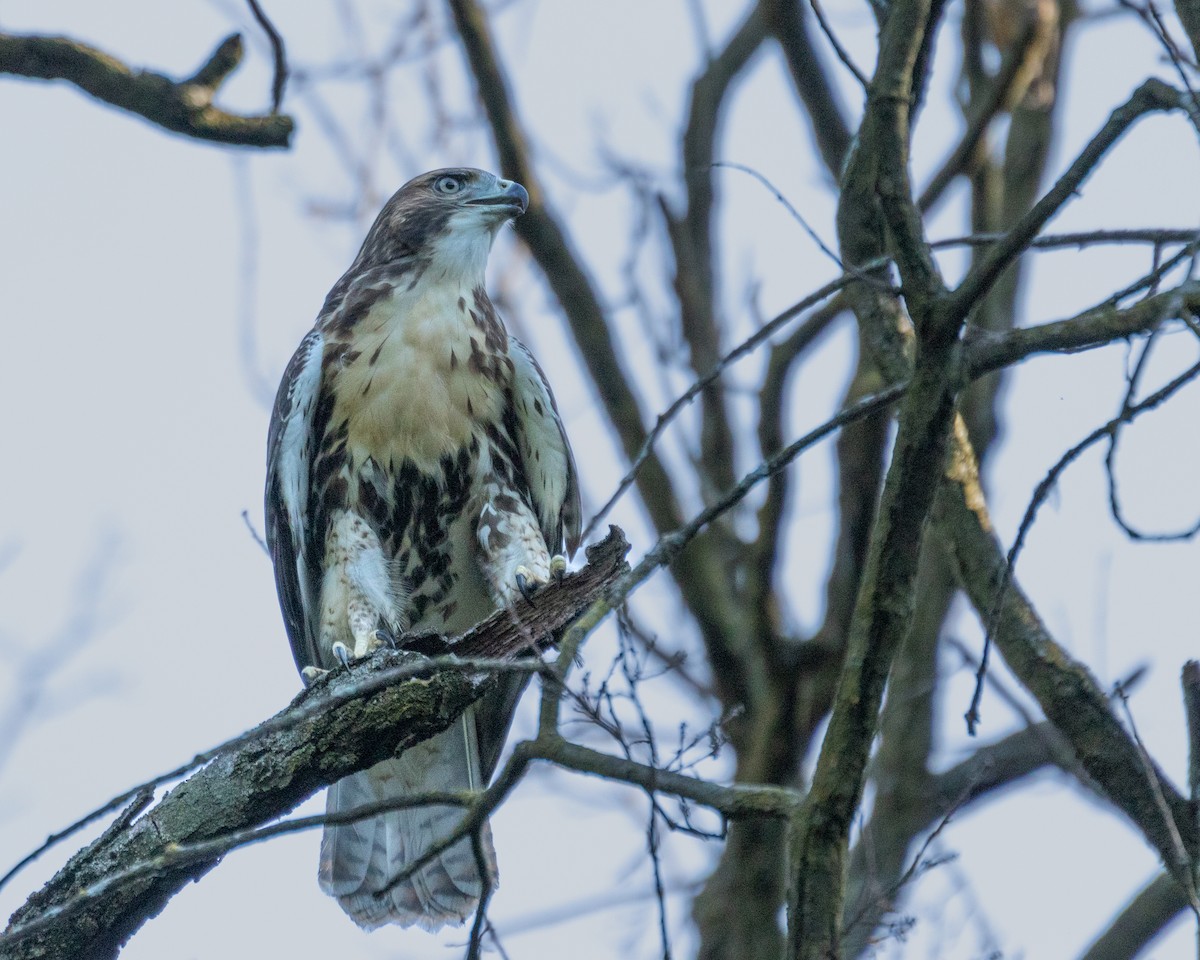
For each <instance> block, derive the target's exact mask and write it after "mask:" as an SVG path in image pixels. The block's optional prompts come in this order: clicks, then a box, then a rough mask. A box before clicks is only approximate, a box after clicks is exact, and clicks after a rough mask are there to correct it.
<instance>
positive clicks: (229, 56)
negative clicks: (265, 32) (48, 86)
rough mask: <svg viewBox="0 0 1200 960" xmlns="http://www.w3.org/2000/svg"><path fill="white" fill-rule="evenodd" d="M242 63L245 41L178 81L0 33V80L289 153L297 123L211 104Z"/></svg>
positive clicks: (54, 42)
mask: <svg viewBox="0 0 1200 960" xmlns="http://www.w3.org/2000/svg"><path fill="white" fill-rule="evenodd" d="M241 61H242V38H241V37H240V36H239V35H237V34H233V35H232V36H229V37H226V38H225V39H224V40H222V41H221V43H220V45H219V46H218V47H217V48H216V50H214V51H213V52H212V54H211V55H210V56H209V58H208V60H206V61H205V62H204V64H203V66H201V67H200V69H198V70H197V71H196V72H195V73H194V74H193V75H192V76H190V77H188V78H186V79H184V80H172V79H171V78H170V77H166V76H163V75H162V74H161V73H154V72H152V71H149V70H137V69H134V68H132V67H129V66H127V65H126V64H124V63H122V62H121V61H120V60H117V59H116V58H115V57H112V56H110V55H109V54H107V53H103V52H102V51H100V50H97V49H96V48H95V47H89V46H88V45H87V44H83V43H79V42H78V41H76V40H69V39H67V38H66V37H39V36H28V35H26V36H20V35H14V34H6V33H5V34H0V73H7V74H11V75H14V76H20V77H29V78H32V79H36V80H66V81H68V82H70V83H73V84H74V85H75V86H77V87H79V89H81V90H83V91H84V92H85V93H88V94H90V95H91V96H93V97H95V98H96V99H97V100H103V101H104V102H105V103H109V104H111V105H112V106H114V107H119V108H120V109H122V110H128V111H129V112H130V113H136V114H137V115H138V116H140V117H144V118H145V119H147V120H149V121H150V122H151V123H153V124H155V125H157V126H160V127H163V128H164V129H166V130H170V131H172V132H173V133H181V134H183V135H184V136H188V137H195V138H196V139H199V140H210V141H212V142H214V143H223V144H229V145H235V146H242V147H287V146H289V145H290V144H291V137H292V126H293V124H292V118H291V117H288V116H284V115H282V114H279V113H272V114H270V115H268V116H263V117H244V116H240V115H238V114H233V113H228V112H227V111H225V110H222V109H220V108H219V107H217V106H215V105H214V104H213V99H214V97H215V96H216V94H217V92H218V91H219V90H220V88H221V85H222V84H223V83H224V82H225V81H226V80H227V79H228V78H229V75H230V74H231V73H232V72H233V71H234V70H235V69H237V67H238V64H240V63H241Z"/></svg>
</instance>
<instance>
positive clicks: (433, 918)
mask: <svg viewBox="0 0 1200 960" xmlns="http://www.w3.org/2000/svg"><path fill="white" fill-rule="evenodd" d="M473 713H474V712H473V711H468V713H467V714H465V715H464V716H463V718H462V720H461V721H460V722H459V723H457V724H455V725H454V726H453V727H451V728H450V729H449V730H446V731H445V732H444V733H441V734H438V736H436V737H434V738H433V739H431V740H428V741H426V742H425V743H422V744H418V745H417V746H416V747H413V748H411V749H409V750H407V751H405V753H404V754H403V755H402V756H400V757H399V758H397V759H394V760H385V761H383V762H382V763H379V764H376V765H375V766H374V767H372V768H371V769H370V770H366V771H364V772H362V773H356V774H353V775H351V776H349V777H346V778H345V779H344V780H341V781H339V782H338V783H336V784H334V785H333V786H332V787H330V789H329V797H328V801H327V810H328V811H329V812H330V813H335V812H337V813H345V812H347V811H349V810H352V809H353V808H354V807H356V806H361V805H362V804H364V803H374V802H377V801H381V800H386V799H388V798H389V797H396V796H402V795H404V794H406V793H422V792H428V791H458V790H471V789H478V788H479V786H480V782H479V780H480V778H479V751H478V747H477V746H476V743H475V719H474V715H473ZM462 815H463V810H462V808H461V807H446V806H423V807H413V808H410V809H406V810H393V811H389V812H388V813H385V814H381V815H379V816H376V817H373V818H370V819H368V820H362V821H359V822H357V823H354V824H345V825H337V826H334V825H330V826H327V827H326V828H325V835H324V837H323V838H322V840H321V867H320V873H319V879H320V883H321V889H322V890H324V891H325V892H326V893H328V894H329V895H330V896H333V897H336V898H337V900H338V903H340V904H341V906H342V909H343V910H345V911H346V913H348V914H349V915H350V917H351V919H353V920H354V922H355V923H357V924H358V925H359V926H360V927H363V928H365V929H367V930H373V929H375V928H376V927H380V926H383V925H384V924H386V923H395V924H399V925H400V926H403V927H408V926H413V925H414V924H415V925H417V926H420V927H423V928H425V929H427V930H436V929H438V928H439V927H442V926H445V925H446V924H461V923H462V922H463V921H465V920H466V919H467V917H469V916H470V915H471V914H472V913H473V912H474V910H475V908H476V906H477V905H478V903H479V898H480V896H481V895H482V893H483V882H482V879H481V877H480V873H479V865H478V863H477V861H476V858H475V853H474V850H473V849H472V846H471V838H470V837H464V838H463V839H462V840H460V841H458V842H457V843H455V844H454V845H453V846H452V847H450V848H449V849H447V850H444V851H442V852H441V853H440V854H439V855H438V856H436V857H434V858H433V859H432V860H431V861H430V862H429V863H427V864H425V865H424V866H423V867H421V869H419V870H418V871H416V873H414V874H413V875H412V876H411V877H409V878H408V879H407V880H405V881H404V882H403V883H400V884H398V885H397V886H396V887H395V888H393V889H392V890H390V891H388V892H387V893H386V894H382V895H381V894H380V893H379V891H381V890H383V888H384V887H386V886H387V885H388V883H389V882H390V881H391V879H392V878H393V877H394V876H396V874H397V873H399V872H400V871H401V870H402V869H403V868H404V867H405V866H407V865H408V864H409V863H411V862H413V861H414V860H417V859H418V858H420V857H421V856H422V855H424V853H425V852H426V851H427V850H429V848H430V847H431V846H433V845H434V844H435V843H436V842H438V841H439V840H440V839H442V838H443V837H445V836H447V835H448V834H450V833H451V832H452V831H453V830H454V828H455V827H456V826H457V825H458V822H459V820H461V818H462ZM480 839H481V841H482V846H483V854H484V861H485V864H486V868H487V872H488V875H489V877H490V880H491V882H492V883H493V884H495V882H496V878H497V870H496V853H495V849H494V847H493V845H492V837H491V831H490V830H489V829H488V828H487V826H486V824H485V826H484V828H483V830H482V831H481V837H480Z"/></svg>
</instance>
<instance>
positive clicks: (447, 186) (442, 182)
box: [433, 177, 463, 197]
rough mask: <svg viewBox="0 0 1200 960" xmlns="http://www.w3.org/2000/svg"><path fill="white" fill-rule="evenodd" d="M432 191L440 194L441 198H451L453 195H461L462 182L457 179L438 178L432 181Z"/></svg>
mask: <svg viewBox="0 0 1200 960" xmlns="http://www.w3.org/2000/svg"><path fill="white" fill-rule="evenodd" d="M433 189H434V192H435V193H440V194H441V195H442V196H443V197H453V196H454V195H455V194H459V193H462V189H463V181H462V180H460V179H459V178H458V177H438V178H437V179H436V180H434V181H433Z"/></svg>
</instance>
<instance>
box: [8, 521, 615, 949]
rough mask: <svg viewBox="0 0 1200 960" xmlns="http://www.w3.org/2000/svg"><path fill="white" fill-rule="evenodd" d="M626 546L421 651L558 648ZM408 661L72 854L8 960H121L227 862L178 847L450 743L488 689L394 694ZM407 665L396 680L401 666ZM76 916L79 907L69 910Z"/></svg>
mask: <svg viewBox="0 0 1200 960" xmlns="http://www.w3.org/2000/svg"><path fill="white" fill-rule="evenodd" d="M627 550H628V544H626V543H625V540H624V537H623V536H622V535H621V534H620V531H618V530H616V528H613V532H612V533H610V535H609V537H608V539H606V540H604V541H602V542H601V543H600V544H597V545H595V546H593V547H591V548H589V550H588V559H589V565H588V566H587V567H586V568H584V569H583V570H582V571H580V572H579V573H576V574H572V575H570V576H568V577H567V578H566V580H565V581H564V583H563V584H562V585H561V586H555V585H551V586H549V587H547V588H546V589H545V590H544V591H543V592H541V593H539V594H538V595H537V598H536V605H534V604H521V605H519V606H517V607H515V608H512V609H508V610H501V611H498V612H497V613H495V614H493V615H492V616H491V617H490V618H489V619H488V620H486V621H484V622H483V623H482V624H480V625H479V626H478V627H476V628H475V629H474V630H472V631H471V632H469V633H468V634H467V635H465V636H464V637H463V638H462V640H461V641H459V642H458V643H455V644H454V645H452V646H450V647H447V646H446V645H445V643H444V641H442V640H441V638H439V637H436V636H435V635H426V636H425V637H424V638H419V639H420V640H422V641H423V642H422V643H417V642H416V641H417V639H418V638H414V644H415V645H416V646H418V647H422V648H423V649H426V650H438V651H442V650H447V649H449V650H452V651H453V652H454V653H455V654H458V655H461V656H463V657H478V656H494V657H503V658H512V657H516V656H518V655H520V654H522V653H524V652H526V651H528V650H530V649H537V648H539V647H543V646H546V645H547V644H548V643H551V642H553V637H554V635H555V634H556V633H557V632H559V631H561V630H562V629H563V628H564V627H566V626H567V625H568V624H569V623H570V622H571V621H572V620H574V619H575V617H576V616H577V615H578V614H579V613H580V612H581V611H583V610H585V609H587V608H588V607H589V606H590V605H591V604H592V603H593V602H594V601H595V598H596V597H597V596H598V595H600V594H602V593H603V592H604V591H605V590H607V589H609V588H610V587H611V585H612V584H613V582H615V581H616V580H617V579H618V578H619V577H620V576H621V575H622V573H623V572H624V571H626V570H627V569H628V568H627V567H626V565H625V563H624V556H625V553H626V551H627ZM412 656H413V654H412V653H404V654H394V653H391V652H390V651H386V650H384V651H380V652H378V653H377V654H376V655H374V656H373V657H372V658H370V659H369V660H366V661H363V662H361V663H357V664H354V665H353V667H352V668H351V669H350V670H348V671H335V672H333V673H331V674H329V675H328V676H327V677H326V678H323V679H322V680H320V681H318V682H317V683H316V684H314V685H313V686H312V687H311V688H309V689H308V690H305V691H304V692H303V693H301V694H300V695H299V696H298V697H297V698H296V700H295V701H293V703H292V704H291V705H290V706H288V707H287V708H286V709H285V710H284V711H282V712H281V713H280V714H279V715H277V716H276V717H274V718H272V719H271V720H269V721H267V722H266V723H265V724H263V725H262V726H261V727H260V729H261V730H262V731H263V732H262V735H261V736H252V737H250V738H248V739H247V740H245V741H244V742H243V743H241V745H239V746H238V747H236V748H235V749H233V750H231V751H228V752H225V753H221V754H218V755H217V756H216V757H215V758H214V759H213V760H212V761H211V762H209V763H208V765H207V766H205V767H204V768H203V769H201V770H199V771H198V772H197V773H195V774H193V775H192V776H191V777H190V778H188V779H187V780H186V781H184V782H183V783H181V784H180V785H179V786H177V787H176V788H175V789H173V790H172V791H171V792H170V793H168V794H167V795H166V796H165V797H164V798H163V799H162V801H160V802H159V803H158V804H157V805H156V806H155V807H154V808H153V809H151V810H150V811H148V812H147V813H145V814H144V815H143V816H141V817H140V818H139V819H138V820H136V821H134V822H133V823H132V825H130V826H128V827H126V828H123V829H110V830H109V831H107V832H106V833H105V834H104V835H103V836H101V837H100V838H99V839H98V840H97V841H95V842H94V843H93V844H91V845H90V846H88V847H87V848H86V849H84V850H82V851H80V852H79V853H77V854H76V855H75V856H74V857H73V858H72V859H71V860H70V861H69V862H68V863H67V865H66V866H65V867H63V869H62V870H60V871H59V872H58V874H57V875H55V877H54V878H53V879H52V880H51V881H50V882H49V883H48V884H47V885H46V886H45V887H44V888H43V889H42V890H41V891H39V892H38V893H36V894H34V895H33V896H32V897H30V898H29V900H28V901H27V902H26V903H25V904H24V905H23V906H22V907H21V908H20V909H19V910H17V912H16V913H15V914H14V915H13V917H12V919H11V921H10V925H9V928H8V930H7V931H6V933H5V934H4V936H3V938H0V952H2V953H3V955H4V957H5V958H6V960H19V958H25V957H61V958H63V960H74V958H78V957H88V958H89V960H98V958H106V957H113V956H115V955H116V954H117V952H118V951H119V950H120V947H121V945H122V944H123V943H124V941H125V940H126V939H127V938H128V937H129V936H131V935H132V934H133V933H134V932H135V931H136V930H137V929H138V927H140V926H141V924H142V923H144V922H145V921H146V920H147V919H149V918H150V917H152V916H155V915H156V914H157V913H159V912H160V911H161V910H162V909H163V907H164V906H165V905H166V903H167V901H168V900H170V898H171V897H172V896H173V895H174V894H175V893H176V892H178V890H179V889H180V888H181V887H182V886H183V885H184V884H186V883H187V882H189V881H191V880H195V879H197V878H199V877H200V876H202V875H204V874H205V873H207V872H208V870H210V869H211V868H212V867H213V866H214V865H215V864H216V862H217V860H218V859H219V856H214V857H212V858H210V859H208V860H202V861H198V862H186V861H185V862H183V863H182V864H180V863H177V862H175V861H172V859H171V851H172V850H174V849H175V847H177V846H181V845H188V844H197V843H203V842H205V841H208V840H214V839H218V838H220V837H222V836H227V835H230V834H235V833H236V832H237V831H241V830H246V829H248V828H252V827H255V826H258V825H260V824H263V823H266V822H267V821H269V820H272V819H274V818H276V817H278V816H280V815H281V814H283V813H286V812H287V811H288V810H290V809H292V808H293V807H295V806H296V805H297V804H298V803H300V802H302V801H303V800H305V799H306V798H307V797H309V796H311V795H312V794H313V793H314V792H315V791H316V790H318V789H320V788H321V787H323V786H325V785H326V784H329V783H332V782H333V781H335V780H338V779H341V778H342V777H344V776H346V775H348V774H350V773H353V772H355V771H356V770H362V769H365V768H367V767H369V766H371V765H372V764H374V763H377V762H378V761H380V760H382V759H385V758H386V757H389V756H392V755H393V754H394V753H396V752H397V751H402V750H404V749H406V748H407V747H409V746H412V745H413V744H414V743H418V742H420V741H422V740H425V739H428V738H429V737H431V736H433V735H434V734H436V733H438V732H439V731H441V730H444V729H446V727H448V726H449V725H450V723H452V722H453V720H454V719H455V718H456V717H457V716H459V715H460V714H461V713H462V712H463V710H465V709H466V708H467V707H468V706H469V705H470V704H471V703H472V702H474V700H476V699H477V698H478V697H479V696H480V695H482V693H483V692H484V691H485V690H486V689H487V687H488V685H489V684H488V681H487V680H483V681H476V680H474V679H472V677H471V676H470V675H469V674H468V673H467V672H466V671H464V670H463V669H461V668H457V669H456V668H451V669H443V670H438V671H437V672H433V673H432V674H430V675H428V676H427V677H418V678H416V679H408V680H407V681H406V682H399V683H398V682H396V674H397V673H400V674H401V675H403V674H404V673H407V674H408V675H409V676H410V677H411V675H412V673H413V672H414V670H415V669H423V670H425V671H426V672H427V671H428V670H429V668H428V666H426V665H425V664H422V663H418V664H416V665H415V666H414V665H413V664H412V663H411V658H412ZM398 658H400V659H401V660H402V661H404V660H407V661H409V662H407V663H404V662H402V663H401V666H400V667H399V668H397V667H396V661H397V659H398ZM156 860H157V861H161V863H162V869H161V870H154V871H150V872H149V873H139V874H136V875H135V876H133V877H132V878H131V879H130V880H129V882H128V883H125V884H123V885H119V886H114V887H112V888H111V889H108V890H107V891H106V894H105V895H104V896H102V897H95V898H89V899H87V900H86V902H82V904H81V905H80V903H81V902H80V901H78V899H77V898H78V897H79V896H80V894H79V891H81V890H85V891H86V890H88V889H90V888H95V887H97V886H98V885H100V884H102V883H104V882H105V879H106V878H107V877H109V876H111V875H112V874H114V873H117V872H119V871H121V870H123V869H126V868H128V867H131V866H133V865H135V864H138V863H144V862H154V861H156ZM73 903H75V904H76V905H75V906H72V904H73Z"/></svg>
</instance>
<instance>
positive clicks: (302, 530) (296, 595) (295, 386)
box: [266, 330, 325, 669]
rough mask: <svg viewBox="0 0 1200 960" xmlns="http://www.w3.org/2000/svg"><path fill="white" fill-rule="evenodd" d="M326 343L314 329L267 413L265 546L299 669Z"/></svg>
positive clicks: (304, 657) (312, 582)
mask: <svg viewBox="0 0 1200 960" xmlns="http://www.w3.org/2000/svg"><path fill="white" fill-rule="evenodd" d="M324 348H325V338H324V337H323V336H322V335H321V333H320V331H318V330H313V331H311V332H310V333H309V334H308V336H307V337H305V338H304V339H303V340H302V341H301V342H300V346H299V348H298V349H297V350H296V352H295V354H294V355H293V356H292V359H291V362H290V363H289V364H288V365H287V370H285V371H284V374H283V382H282V383H280V384H279V393H278V394H276V396H275V409H274V411H273V412H272V414H271V427H270V430H269V431H268V433H267V490H266V518H267V547H268V549H269V550H270V551H271V560H272V562H273V563H274V565H275V585H276V587H277V588H278V590H279V605H280V607H281V608H282V609H283V622H284V625H285V626H286V627H287V634H288V639H289V640H291V642H292V656H294V657H295V658H296V666H297V668H298V669H303V668H304V667H306V666H309V665H310V664H315V663H317V662H318V660H317V649H316V624H315V620H316V614H315V608H316V604H317V602H318V601H317V590H318V586H319V584H318V582H317V574H316V572H315V563H314V561H315V560H316V558H315V557H312V556H310V555H309V554H310V553H311V551H312V549H313V547H312V546H311V544H310V541H311V535H310V530H309V525H310V523H311V522H312V518H310V517H309V516H308V503H309V490H310V483H309V472H310V469H311V466H312V458H313V455H314V452H315V451H314V447H315V446H316V439H315V438H314V437H313V412H314V410H315V409H316V406H317V397H318V394H319V393H320V390H321V358H322V355H323V353H324Z"/></svg>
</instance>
